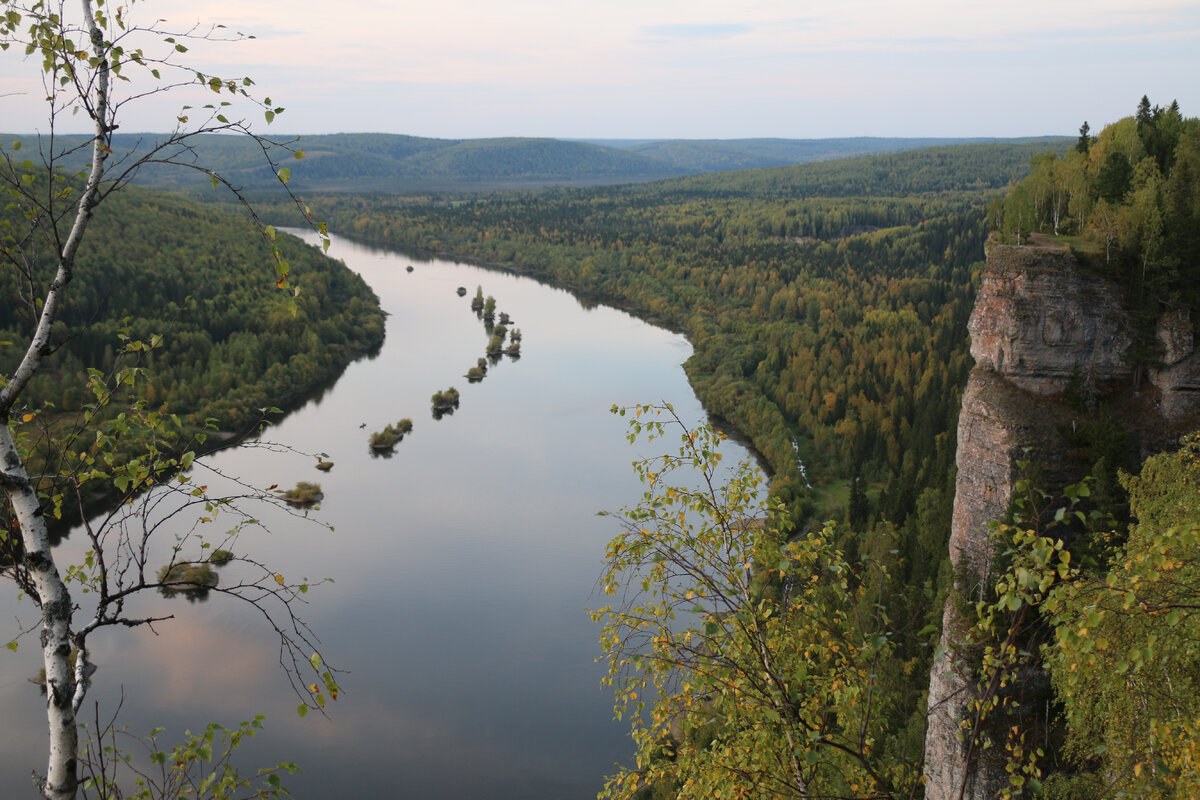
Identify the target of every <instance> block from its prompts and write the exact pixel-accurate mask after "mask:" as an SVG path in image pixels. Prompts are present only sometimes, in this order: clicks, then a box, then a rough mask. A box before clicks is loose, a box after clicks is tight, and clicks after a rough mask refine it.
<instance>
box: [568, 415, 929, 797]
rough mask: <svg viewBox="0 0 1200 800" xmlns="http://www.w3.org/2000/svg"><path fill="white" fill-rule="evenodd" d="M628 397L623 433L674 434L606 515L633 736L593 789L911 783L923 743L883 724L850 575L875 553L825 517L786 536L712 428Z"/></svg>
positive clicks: (789, 789)
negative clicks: (850, 549)
mask: <svg viewBox="0 0 1200 800" xmlns="http://www.w3.org/2000/svg"><path fill="white" fill-rule="evenodd" d="M631 411H632V413H633V417H634V418H633V420H632V421H631V423H630V429H631V433H630V436H629V438H630V440H631V441H632V440H635V439H637V438H638V437H644V438H645V439H646V440H647V441H652V440H657V439H659V438H661V437H664V436H670V435H671V434H672V433H678V435H679V439H678V441H679V447H678V449H677V450H675V451H674V452H671V453H667V454H665V455H663V456H661V457H657V458H652V459H647V460H643V461H638V462H635V463H634V469H635V470H636V472H637V473H638V475H639V477H640V478H641V479H642V481H643V482H644V483H645V484H646V487H647V488H646V492H645V494H644V496H643V498H642V500H641V502H640V503H638V505H636V506H634V507H632V508H628V509H625V510H624V511H622V512H621V513H620V515H614V516H618V517H619V519H620V524H621V528H622V532H621V533H620V534H619V535H618V536H617V537H616V538H614V539H613V540H612V541H611V542H610V543H609V546H608V552H607V559H608V563H607V567H606V569H605V571H604V573H603V575H602V577H601V579H600V586H601V588H602V591H603V592H604V594H605V595H606V597H608V598H611V601H612V602H611V603H610V604H609V605H606V606H604V607H602V608H598V609H596V610H595V611H593V612H592V617H593V619H594V620H596V621H598V622H603V623H604V629H603V632H602V633H601V643H602V646H603V648H604V652H605V656H604V658H605V660H606V661H607V662H608V665H609V673H608V683H609V684H610V685H612V686H613V687H614V688H615V691H616V695H617V701H616V706H615V711H616V714H617V717H618V718H625V719H628V720H629V721H630V725H631V728H632V733H633V738H634V741H635V743H636V744H637V747H638V753H637V759H638V763H637V768H636V769H627V770H625V771H623V772H621V773H619V774H617V775H614V776H612V777H611V778H610V779H609V781H608V783H607V785H606V787H605V790H604V792H603V793H602V795H601V796H602V797H608V798H614V800H621V799H623V798H635V797H643V796H645V794H646V793H649V792H653V796H655V797H660V796H670V797H676V798H705V799H706V800H707V798H734V797H737V798H748V799H749V798H753V799H754V800H771V799H772V798H783V797H797V798H824V797H873V798H902V797H911V796H912V795H913V793H914V792H915V791H916V790H917V789H916V787H917V786H918V781H919V776H920V769H919V760H920V756H919V752H907V753H906V752H904V748H903V747H902V746H898V745H897V743H896V742H895V741H894V740H893V738H892V736H891V731H890V729H889V725H890V724H891V723H893V722H894V715H895V714H896V712H897V705H896V704H897V702H898V697H899V693H898V692H897V691H896V686H895V684H894V683H893V680H894V677H895V676H896V675H897V674H899V673H900V671H901V670H900V666H899V664H898V663H897V660H896V657H895V646H894V643H893V642H892V640H891V631H890V628H889V625H888V621H887V619H886V615H884V614H883V613H882V612H881V611H880V600H881V598H879V597H872V596H869V595H868V590H867V589H865V588H864V583H863V581H862V579H861V578H862V576H861V570H863V569H882V568H881V567H880V566H879V565H877V564H872V565H868V564H866V563H856V564H852V563H851V561H850V560H849V559H848V558H847V557H846V555H845V554H844V553H843V552H842V551H841V550H840V549H839V548H838V547H837V544H836V540H837V538H838V537H839V532H838V531H837V529H836V526H835V525H834V524H833V523H829V524H828V525H826V526H824V527H823V528H821V529H817V530H812V531H809V532H807V533H803V534H798V535H791V534H792V531H791V527H792V526H791V521H790V519H789V518H788V516H787V513H786V511H785V510H784V509H783V508H782V507H781V506H780V504H779V503H777V502H773V501H772V502H768V501H767V500H766V485H765V478H764V476H763V475H762V473H761V472H759V471H758V470H757V469H755V468H753V467H752V466H751V465H749V464H748V463H747V464H742V465H740V466H739V467H737V468H735V469H733V470H731V471H730V472H729V477H728V479H727V480H722V479H721V478H720V473H721V471H722V470H721V467H720V463H721V453H720V450H719V446H720V442H721V439H722V438H723V437H722V436H721V435H720V434H719V433H717V432H715V431H713V430H712V429H711V428H709V427H707V426H705V427H700V428H696V429H689V428H688V427H687V426H685V425H683V424H682V423H681V422H680V420H679V419H678V417H676V416H675V414H674V412H673V410H671V407H670V406H664V407H658V408H655V407H646V406H640V407H636V408H634V409H632V410H631ZM681 480H682V481H683V482H680V481H681ZM883 583H886V581H885V580H876V581H873V584H874V585H876V586H880V585H882V584H883ZM650 787H653V788H652V789H651V788H650ZM664 793H665V794H664Z"/></svg>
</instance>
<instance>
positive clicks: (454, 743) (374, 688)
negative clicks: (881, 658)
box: [0, 240, 745, 800]
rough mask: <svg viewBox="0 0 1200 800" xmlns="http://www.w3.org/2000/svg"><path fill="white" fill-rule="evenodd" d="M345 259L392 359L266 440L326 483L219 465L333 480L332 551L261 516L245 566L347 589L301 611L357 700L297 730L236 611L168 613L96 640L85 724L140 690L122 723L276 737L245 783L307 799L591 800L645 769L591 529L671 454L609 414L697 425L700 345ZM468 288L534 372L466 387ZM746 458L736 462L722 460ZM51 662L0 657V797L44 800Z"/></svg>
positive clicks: (4, 599) (552, 299) (396, 263)
mask: <svg viewBox="0 0 1200 800" xmlns="http://www.w3.org/2000/svg"><path fill="white" fill-rule="evenodd" d="M332 254H333V255H336V256H337V257H339V258H341V259H343V260H345V261H346V263H347V264H349V265H350V267H351V268H352V269H354V270H356V271H358V272H360V273H361V274H362V275H363V276H364V277H365V278H366V279H367V281H368V282H369V283H370V284H371V286H372V287H373V288H374V289H375V291H376V293H378V295H379V296H380V298H381V300H382V304H383V307H384V309H385V310H386V311H387V312H388V313H389V314H390V316H389V318H388V324H387V341H386V343H385V344H384V347H383V350H382V352H381V353H380V354H379V355H378V356H376V357H375V358H371V359H364V360H361V361H359V362H357V363H355V364H352V365H351V366H350V367H349V368H348V369H347V370H346V372H345V373H344V374H343V375H342V377H341V378H340V379H339V380H338V381H337V383H336V385H334V386H332V387H330V388H329V389H328V390H327V391H326V392H324V393H323V394H322V396H320V397H319V398H316V399H314V400H312V401H311V402H309V403H308V404H307V405H306V406H304V407H303V408H301V409H299V410H298V411H296V412H295V413H293V414H290V415H289V416H288V417H287V418H286V419H285V420H283V421H282V422H281V423H280V424H279V425H278V426H277V427H276V428H274V429H273V430H272V431H271V432H270V433H269V436H268V438H270V439H273V440H276V441H280V442H285V443H287V444H288V445H290V446H292V447H294V448H297V449H299V450H301V451H306V452H309V453H315V452H325V453H327V454H328V455H329V458H330V460H332V461H333V462H334V463H335V466H334V468H333V470H332V471H331V472H329V473H328V474H322V473H319V472H317V471H316V470H315V469H314V466H313V465H314V463H315V461H314V459H313V458H310V457H306V456H303V455H298V454H278V453H269V452H264V451H262V450H254V449H246V448H239V449H235V450H228V451H225V452H222V453H219V454H216V455H214V456H211V457H209V458H208V459H206V462H207V463H209V464H211V465H213V466H215V467H219V468H220V469H222V470H224V471H226V472H229V473H233V474H237V475H240V476H242V477H243V478H245V479H247V480H249V481H250V482H252V483H255V484H257V485H260V486H266V485H269V484H272V483H277V484H279V485H280V486H291V485H293V484H294V483H295V482H296V481H299V480H310V481H319V482H320V483H321V485H322V487H323V489H324V492H325V501H324V502H323V503H322V505H321V508H320V509H319V510H318V511H315V512H313V515H312V516H314V517H316V518H318V519H320V520H322V521H323V522H326V523H328V524H330V525H333V526H334V530H333V531H329V530H327V529H325V528H322V527H319V526H316V525H313V524H311V523H309V522H305V521H302V520H296V519H293V518H291V517H288V516H286V515H279V514H275V515H270V514H267V512H263V513H264V515H265V516H264V519H265V520H266V521H267V523H268V525H269V528H270V532H269V533H256V534H253V535H246V536H245V537H244V538H243V539H241V540H240V542H239V549H243V550H244V551H246V552H248V553H252V554H254V555H256V556H258V557H260V558H261V559H263V560H265V561H266V562H267V563H269V564H271V565H272V566H273V567H274V568H275V569H276V570H278V571H279V572H282V573H284V574H285V575H288V576H289V577H295V576H298V575H306V576H308V577H310V578H313V579H316V578H322V577H329V578H333V579H334V581H335V582H334V583H330V584H324V585H322V586H320V587H317V588H315V589H314V590H313V591H312V592H310V593H309V594H308V595H307V597H308V599H309V601H310V605H309V606H308V607H307V608H306V609H305V610H304V617H305V619H306V620H307V621H308V622H309V623H310V624H311V625H312V628H313V630H314V631H315V632H316V634H317V635H318V636H319V637H320V640H321V643H322V646H323V647H324V650H325V652H326V653H327V654H328V655H329V656H330V659H331V660H332V661H333V662H334V663H335V664H336V666H338V667H340V668H342V669H344V670H347V671H348V674H345V675H344V676H342V679H341V684H342V687H343V694H342V696H341V697H340V698H339V700H338V701H337V702H336V703H333V704H331V706H330V709H329V712H330V713H329V716H328V717H327V718H323V717H321V716H320V715H316V714H309V715H308V716H307V717H306V718H304V719H300V718H298V717H297V715H296V710H295V709H296V705H297V702H298V701H297V699H296V697H295V695H293V694H292V693H291V690H290V689H289V688H288V686H287V683H286V680H285V679H284V677H283V675H282V673H281V672H280V670H279V668H278V664H277V660H278V644H277V642H276V641H275V640H274V638H273V636H272V634H271V631H270V630H269V629H268V628H266V627H265V626H264V625H263V623H262V621H261V619H259V618H257V617H256V616H255V614H254V613H252V612H250V611H248V610H247V609H246V608H240V607H238V606H237V605H235V604H233V603H232V602H231V601H229V600H227V599H224V598H220V597H214V598H213V599H211V600H209V601H207V602H203V603H188V602H186V601H185V600H183V599H182V598H176V599H174V600H171V601H165V600H163V601H159V602H161V603H166V604H169V605H168V606H167V607H168V608H169V609H170V610H171V611H174V612H175V613H176V614H177V615H178V618H177V619H175V620H173V621H170V622H166V623H163V624H161V625H158V626H157V635H155V634H154V633H152V632H150V631H148V630H144V629H142V630H138V631H116V630H108V631H104V632H101V633H100V634H99V635H97V636H94V637H93V638H92V640H91V643H92V648H93V658H94V660H95V661H96V662H97V663H98V664H99V665H100V669H99V671H98V672H97V674H96V676H95V686H94V688H93V690H92V693H91V695H90V697H89V703H88V706H87V714H86V716H87V717H89V718H90V716H91V714H92V711H91V708H92V706H91V702H90V701H91V700H93V699H94V700H99V701H100V704H101V715H102V716H104V715H105V714H111V712H112V711H113V710H114V709H115V707H116V705H117V703H118V701H119V700H120V698H121V696H122V693H123V694H124V705H123V708H122V710H121V715H120V719H121V721H122V722H124V723H125V724H128V725H129V726H130V729H131V731H133V732H136V733H140V734H144V733H147V732H149V730H150V728H151V727H153V726H155V725H163V726H166V727H167V729H168V730H167V733H166V734H164V736H163V740H164V741H167V740H168V737H170V736H172V735H177V734H178V733H179V732H181V731H182V730H183V729H184V728H189V727H190V728H191V729H193V730H196V729H199V728H202V727H203V725H204V724H205V723H207V722H209V721H217V722H221V723H223V724H226V725H236V724H237V723H238V722H239V721H240V720H242V719H246V718H248V717H249V716H250V715H253V714H255V713H263V714H265V715H267V720H266V723H267V729H266V732H265V733H264V734H262V735H260V736H259V737H258V738H257V739H255V740H254V741H253V742H252V743H251V744H250V745H248V746H246V747H244V748H243V753H244V755H243V756H242V757H241V758H240V759H239V760H240V762H241V763H243V764H246V765H248V766H251V765H252V766H257V765H261V764H267V763H274V762H275V761H278V760H282V759H287V760H294V761H296V762H298V763H299V764H300V766H301V767H302V768H303V769H304V772H303V774H301V775H297V776H294V777H292V778H291V779H290V780H288V781H287V784H286V785H288V786H289V788H290V789H291V790H292V793H293V794H294V796H295V797H296V798H298V800H333V799H334V798H345V797H367V796H376V797H378V796H384V797H397V798H401V797H405V798H408V797H411V798H489V799H490V800H507V799H512V800H516V798H521V799H522V800H530V799H538V798H544V799H546V800H551V799H553V798H570V799H571V800H584V798H590V797H594V796H595V793H596V792H597V791H598V790H599V788H600V787H601V785H602V781H603V776H604V775H606V774H608V773H610V772H611V771H612V767H613V764H614V763H616V762H619V761H627V760H628V759H629V757H630V754H631V749H632V747H631V743H630V742H629V739H628V736H627V733H626V730H627V728H626V726H625V724H623V723H618V722H615V721H614V720H613V719H612V696H611V693H610V691H609V690H607V689H605V688H603V687H601V685H600V679H601V676H602V674H603V667H602V666H601V665H600V664H597V663H595V661H594V659H595V657H596V655H597V654H598V646H597V633H598V630H597V626H596V625H594V624H592V623H591V622H590V620H589V619H588V616H587V613H586V609H587V608H589V607H594V606H596V605H599V604H601V598H599V597H598V596H596V594H595V593H594V588H595V580H596V578H597V576H598V575H599V572H600V569H601V559H602V556H603V551H604V545H605V542H606V541H607V540H608V539H609V538H610V537H611V536H612V535H613V533H614V532H615V528H614V522H613V521H612V520H609V519H605V518H602V517H598V516H596V512H597V511H600V510H606V509H607V510H615V509H618V508H619V507H620V506H622V505H625V504H632V503H634V502H635V501H636V500H637V498H638V497H639V496H640V493H641V491H642V489H641V485H640V484H639V483H638V482H637V480H636V479H635V477H634V475H633V473H632V470H631V469H630V462H631V461H632V460H633V459H634V458H635V457H637V456H638V455H639V453H641V454H642V455H651V454H653V453H654V452H658V451H659V449H660V448H659V449H656V447H655V445H640V446H630V445H629V443H628V442H627V441H626V440H625V438H624V434H625V426H624V421H623V420H621V419H620V418H617V417H615V416H613V415H611V414H610V413H609V411H608V409H609V406H610V405H612V404H613V403H617V404H632V403H636V402H658V401H662V400H667V401H670V402H672V403H674V404H675V406H676V408H677V409H678V410H679V412H680V415H681V416H682V417H683V418H684V419H685V420H688V421H692V422H694V421H698V420H699V419H701V418H702V417H703V411H702V409H701V408H700V406H699V404H698V403H697V401H696V399H695V396H694V395H693V394H692V391H691V389H690V387H689V385H688V383H687V380H686V378H685V376H684V373H683V370H682V368H681V367H680V364H681V363H682V362H683V361H684V359H685V358H687V356H688V355H689V353H690V347H689V345H688V344H687V342H686V341H685V340H684V339H683V337H681V336H678V335H675V334H672V333H668V332H666V331H663V330H660V329H658V328H654V327H652V326H650V325H647V324H645V323H643V322H641V321H639V320H637V319H635V318H633V317H631V316H629V315H627V314H625V313H623V312H620V311H616V310H613V309H611V308H605V307H596V308H590V309H589V308H585V307H584V306H583V305H581V304H580V302H578V301H577V300H576V299H575V298H574V297H573V296H572V295H570V294H568V293H567V292H564V291H560V290H557V289H554V288H550V287H548V286H545V285H542V284H539V283H537V282H535V281H533V280H529V279H525V278H520V277H515V276H512V275H506V274H500V273H495V272H489V271H486V270H483V269H480V268H477V267H473V266H469V265H465V264H457V263H451V262H448V261H421V260H417V259H414V258H411V257H408V256H402V255H398V254H393V253H388V252H383V251H379V250H374V249H371V248H367V247H363V246H358V245H355V244H353V243H350V242H346V241H341V240H339V241H338V242H337V243H336V244H335V246H334V248H333V251H332ZM409 265H412V266H413V267H414V270H413V271H412V272H407V271H406V269H405V268H406V267H407V266H409ZM459 286H464V287H466V288H467V289H468V294H467V296H466V297H459V296H458V295H457V294H456V292H455V290H456V288H457V287H459ZM476 286H482V287H483V290H484V293H485V294H491V295H493V296H494V297H495V298H496V300H497V308H498V310H501V311H507V312H508V313H509V314H511V315H512V318H513V325H514V326H515V327H519V328H520V329H521V331H522V333H523V334H524V342H523V346H522V347H523V354H522V357H521V358H520V360H519V361H510V360H508V359H505V360H504V361H502V362H501V363H499V364H498V365H496V366H494V367H492V369H491V370H490V372H489V374H488V376H487V378H486V379H485V380H484V381H483V382H481V383H478V384H468V383H467V381H466V379H465V378H463V377H462V376H463V374H464V373H465V372H466V370H467V368H468V367H470V366H473V365H474V364H475V362H476V359H477V358H479V357H480V356H481V355H483V351H484V347H485V344H486V341H487V337H486V335H485V332H484V330H483V326H482V324H481V323H480V322H479V320H478V319H477V318H476V317H475V315H474V314H473V313H472V312H471V311H470V309H469V302H470V299H471V296H472V295H473V294H474V293H475V287H476ZM449 386H455V387H457V388H458V389H459V390H460V392H461V393H462V402H461V407H460V408H459V409H458V410H457V411H456V412H455V413H454V414H453V415H451V416H447V417H444V418H443V419H441V420H436V421H435V420H434V419H433V418H432V417H431V413H430V404H429V398H430V395H431V394H432V393H433V392H434V391H436V390H439V389H445V388H447V387H449ZM401 417H411V418H412V419H413V422H414V430H413V432H412V433H411V434H410V435H409V436H407V437H405V439H404V441H403V442H401V443H400V444H399V445H398V446H397V447H396V449H395V454H394V455H393V456H392V457H390V458H378V457H372V455H371V454H370V453H369V452H368V447H367V436H368V434H369V433H370V432H371V431H373V430H379V429H382V428H383V426H384V425H385V424H387V423H389V422H395V421H396V420H397V419H399V418H401ZM364 426H365V427H364ZM655 444H656V445H661V443H655ZM642 451H644V452H642ZM744 456H745V452H744V451H743V450H741V449H740V448H738V447H736V446H734V445H732V444H731V445H730V446H729V451H728V460H730V461H732V460H737V459H739V458H742V457H744ZM75 538H81V537H75ZM77 546H78V543H76V542H68V543H67V544H66V545H64V548H71V547H77ZM12 594H13V592H12V591H11V587H10V588H9V589H6V590H5V591H4V592H3V594H2V595H0V612H2V613H3V615H4V616H3V619H4V620H5V623H6V625H7V629H6V630H5V631H0V635H3V636H4V637H5V639H4V640H5V641H7V638H8V637H10V636H12V635H13V632H14V631H15V623H14V622H12V620H14V619H20V620H23V621H25V622H27V623H28V622H30V621H32V620H35V619H36V612H35V610H34V609H33V608H32V605H31V604H30V603H29V602H28V600H25V601H23V602H20V603H14V601H13V598H12ZM37 649H38V648H37V643H36V636H28V637H26V638H25V639H23V640H22V646H21V648H20V650H19V651H18V652H17V653H15V654H14V653H9V652H8V651H6V650H4V651H0V653H2V655H0V703H2V706H0V707H2V709H3V711H2V712H0V713H2V714H3V721H4V724H3V726H0V770H2V771H0V787H3V788H2V791H0V795H2V796H3V797H6V798H8V797H14V798H15V797H22V796H29V797H32V796H33V790H32V787H31V786H30V784H29V782H28V781H29V778H28V775H29V771H30V769H32V768H36V769H38V770H39V771H40V770H44V768H45V757H44V747H45V716H44V710H43V702H44V701H43V699H42V698H41V697H39V695H38V690H37V689H36V688H35V687H34V686H32V685H31V684H30V683H28V682H27V680H26V678H27V677H28V676H30V675H32V674H34V673H36V671H37V668H38V665H39V655H40V654H39V653H38V652H37ZM170 740H171V741H173V739H170ZM26 787H30V788H29V789H28V791H27V790H26Z"/></svg>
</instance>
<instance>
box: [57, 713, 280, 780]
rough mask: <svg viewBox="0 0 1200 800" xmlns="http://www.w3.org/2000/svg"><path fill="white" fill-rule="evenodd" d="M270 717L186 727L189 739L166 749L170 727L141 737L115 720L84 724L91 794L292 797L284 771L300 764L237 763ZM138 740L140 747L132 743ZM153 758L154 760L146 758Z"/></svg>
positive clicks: (84, 752) (86, 771)
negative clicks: (248, 770)
mask: <svg viewBox="0 0 1200 800" xmlns="http://www.w3.org/2000/svg"><path fill="white" fill-rule="evenodd" d="M263 719H264V717H263V716H262V715H261V714H258V715H256V716H255V717H254V719H253V720H250V721H248V722H242V723H241V724H240V725H239V726H238V727H237V728H233V729H229V728H225V727H224V726H222V725H218V724H217V723H215V722H214V723H209V724H208V725H207V726H206V727H205V729H204V731H203V733H198V734H194V733H192V732H191V731H185V733H184V739H183V741H181V742H179V743H178V744H175V745H174V746H171V748H170V749H169V750H168V749H164V748H163V746H162V745H160V743H159V736H160V735H161V734H162V733H163V731H164V730H165V729H164V728H155V729H154V730H152V731H151V732H150V735H149V736H147V737H145V738H144V739H140V738H138V737H136V736H134V735H133V734H131V733H129V731H128V730H127V729H125V728H116V727H115V726H113V724H112V723H111V722H110V723H108V724H107V725H105V726H101V725H100V723H99V722H97V723H96V727H95V729H91V730H89V729H88V726H86V725H82V726H81V727H82V728H83V729H84V732H85V734H89V735H90V738H89V739H88V741H87V743H86V745H85V746H84V747H83V749H82V752H81V757H82V762H83V781H82V783H81V786H80V788H81V790H82V792H83V796H84V797H85V798H95V800H175V799H176V798H195V800H250V798H254V799H255V800H278V799H279V798H281V797H290V796H291V793H290V792H288V791H287V789H285V788H284V787H283V783H282V781H281V779H280V776H281V775H290V774H294V773H295V772H297V771H298V770H299V768H298V767H297V766H296V765H295V764H294V763H291V762H281V763H279V764H276V765H274V766H272V767H265V768H261V769H259V770H258V771H257V772H256V773H255V774H254V775H243V774H242V773H241V772H240V771H239V770H238V769H237V768H236V767H235V766H234V764H233V760H232V759H233V754H234V752H235V751H236V750H237V749H238V748H239V747H240V746H241V745H242V744H243V743H244V741H245V740H246V739H248V738H252V737H254V736H255V735H256V733H257V732H258V731H259V730H262V728H263ZM129 746H136V747H137V751H138V752H129V751H128V750H126V749H125V748H126V747H129ZM145 762H149V763H145Z"/></svg>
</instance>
